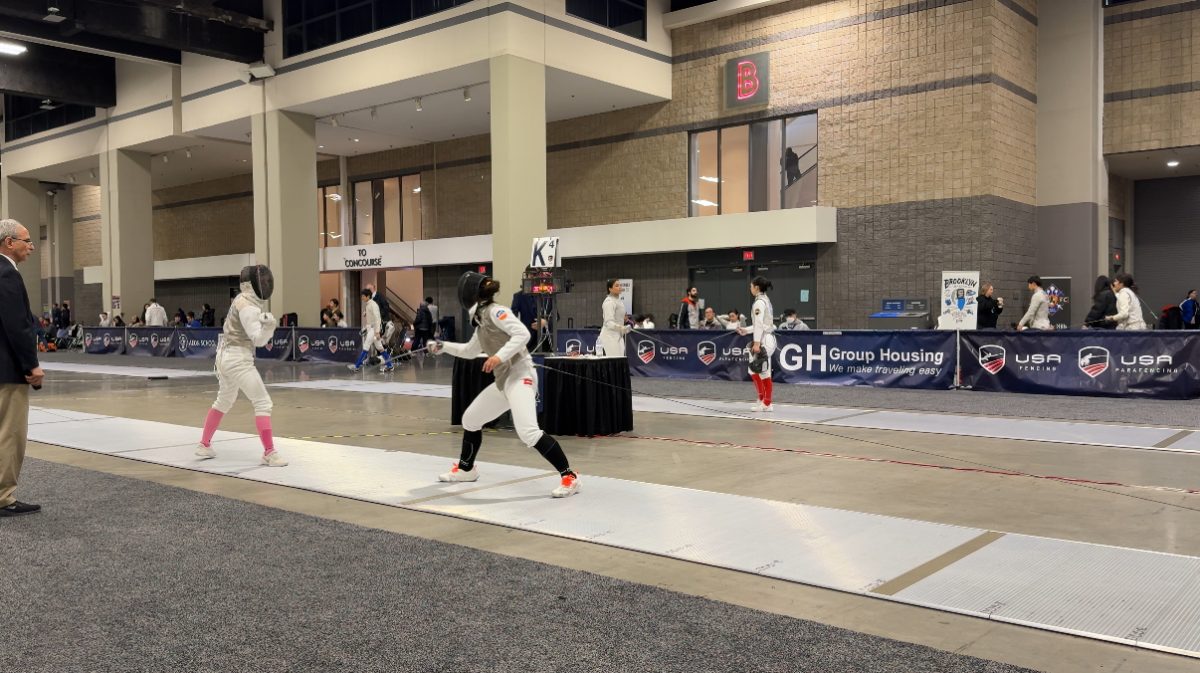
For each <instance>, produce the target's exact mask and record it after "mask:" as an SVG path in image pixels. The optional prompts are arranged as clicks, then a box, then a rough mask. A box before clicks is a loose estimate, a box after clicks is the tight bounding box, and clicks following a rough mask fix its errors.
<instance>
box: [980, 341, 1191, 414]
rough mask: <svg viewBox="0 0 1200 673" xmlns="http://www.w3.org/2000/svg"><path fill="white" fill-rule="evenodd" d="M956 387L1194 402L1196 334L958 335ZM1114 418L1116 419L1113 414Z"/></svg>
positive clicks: (1115, 412)
mask: <svg viewBox="0 0 1200 673" xmlns="http://www.w3.org/2000/svg"><path fill="white" fill-rule="evenodd" d="M961 339H962V351H961V354H960V363H961V368H962V386H963V387H965V388H971V389H974V390H991V391H1005V392H1017V393H1051V394H1058V395H1103V396H1111V397H1153V398H1161V399H1188V398H1193V397H1200V370H1198V369H1197V366H1198V365H1200V332H1193V331H1173V330H1170V331H1168V330H1159V331H1153V332H1110V331H1106V330H1071V331H1065V330H1064V331H1055V332H1020V333H1017V332H962V336H961ZM1114 414H1115V415H1119V412H1117V411H1115V410H1114Z"/></svg>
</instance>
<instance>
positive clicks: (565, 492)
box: [550, 472, 579, 498]
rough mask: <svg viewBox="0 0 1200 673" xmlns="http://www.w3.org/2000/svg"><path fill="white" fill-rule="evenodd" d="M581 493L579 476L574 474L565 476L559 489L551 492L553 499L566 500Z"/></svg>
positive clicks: (569, 473)
mask: <svg viewBox="0 0 1200 673" xmlns="http://www.w3.org/2000/svg"><path fill="white" fill-rule="evenodd" d="M578 492H579V475H577V474H575V473H574V472H568V473H566V474H564V475H563V478H562V483H560V484H559V485H558V488H556V489H554V490H553V491H550V497H552V498H565V497H567V496H569V495H575V494H576V493H578Z"/></svg>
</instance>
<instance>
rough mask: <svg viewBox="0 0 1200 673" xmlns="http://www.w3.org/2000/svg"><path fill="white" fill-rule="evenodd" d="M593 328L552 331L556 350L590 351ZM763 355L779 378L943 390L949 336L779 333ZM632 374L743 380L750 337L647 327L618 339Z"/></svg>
mask: <svg viewBox="0 0 1200 673" xmlns="http://www.w3.org/2000/svg"><path fill="white" fill-rule="evenodd" d="M596 335H597V330H559V331H558V341H559V350H560V351H563V352H568V353H569V352H572V351H575V352H579V353H582V354H588V353H593V352H595V343H596ZM775 339H776V341H777V342H778V344H779V345H778V347H777V348H776V349H775V354H774V356H773V357H772V359H771V367H772V378H774V379H775V380H776V381H779V382H780V383H809V384H813V383H815V384H827V385H868V386H878V387H894V388H925V389H947V388H951V387H953V386H954V369H955V346H956V344H955V333H954V332H933V331H916V330H913V331H891V332H877V331H854V332H818V331H815V330H814V331H809V330H805V331H793V332H789V331H779V332H775ZM625 353H626V357H627V358H628V359H629V371H630V373H631V374H633V375H634V376H656V377H667V378H686V379H708V380H714V379H715V380H721V381H748V380H750V372H749V370H748V367H747V366H748V364H749V356H750V337H749V336H748V335H747V336H741V335H738V334H737V333H736V332H733V331H724V330H722V331H717V330H712V331H709V330H655V331H654V332H646V333H630V334H629V335H627V336H626V337H625Z"/></svg>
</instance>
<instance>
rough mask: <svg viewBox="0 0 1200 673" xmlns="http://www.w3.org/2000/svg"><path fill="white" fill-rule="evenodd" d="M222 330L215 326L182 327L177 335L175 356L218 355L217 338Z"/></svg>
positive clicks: (211, 356) (201, 356)
mask: <svg viewBox="0 0 1200 673" xmlns="http://www.w3.org/2000/svg"><path fill="white" fill-rule="evenodd" d="M220 336H221V330H220V329H217V328H213V327H200V328H192V329H181V330H179V332H178V333H177V334H176V335H175V357H180V358H208V359H210V360H211V359H213V358H214V357H216V355H217V338H218V337H220Z"/></svg>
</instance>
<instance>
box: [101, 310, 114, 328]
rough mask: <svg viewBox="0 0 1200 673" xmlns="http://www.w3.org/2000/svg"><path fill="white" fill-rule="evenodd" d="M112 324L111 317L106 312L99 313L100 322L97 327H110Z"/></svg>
mask: <svg viewBox="0 0 1200 673" xmlns="http://www.w3.org/2000/svg"><path fill="white" fill-rule="evenodd" d="M112 324H113V321H112V319H111V318H109V317H108V314H107V313H101V314H100V324H99V325H98V327H111V326H112Z"/></svg>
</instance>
